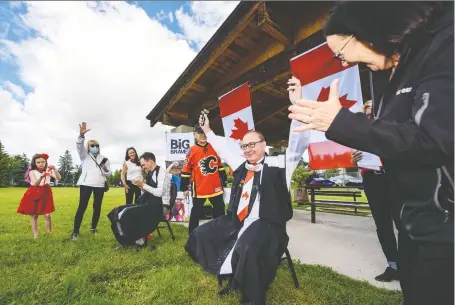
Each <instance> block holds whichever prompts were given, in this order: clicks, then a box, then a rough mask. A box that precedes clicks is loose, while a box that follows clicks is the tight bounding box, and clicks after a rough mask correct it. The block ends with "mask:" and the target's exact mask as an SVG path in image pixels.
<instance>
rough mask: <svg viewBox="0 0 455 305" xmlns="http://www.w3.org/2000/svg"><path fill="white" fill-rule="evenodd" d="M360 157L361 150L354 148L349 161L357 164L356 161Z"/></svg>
mask: <svg viewBox="0 0 455 305" xmlns="http://www.w3.org/2000/svg"><path fill="white" fill-rule="evenodd" d="M362 158H363V156H362V152H361V151H360V150H354V151H353V152H352V154H351V162H352V164H354V165H355V166H357V162H359V161H360V160H362Z"/></svg>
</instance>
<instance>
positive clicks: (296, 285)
mask: <svg viewBox="0 0 455 305" xmlns="http://www.w3.org/2000/svg"><path fill="white" fill-rule="evenodd" d="M284 255H285V256H284V257H282V258H281V260H280V264H281V262H283V261H285V260H287V261H288V267H289V271H290V272H291V276H292V279H293V280H294V286H295V288H299V280H298V279H297V274H295V269H294V263H293V262H292V258H291V254H290V253H289V250H288V248H286V250H284Z"/></svg>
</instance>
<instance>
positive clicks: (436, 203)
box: [433, 168, 448, 213]
mask: <svg viewBox="0 0 455 305" xmlns="http://www.w3.org/2000/svg"><path fill="white" fill-rule="evenodd" d="M436 173H437V175H438V181H437V183H436V189H435V191H434V196H433V197H434V198H433V199H434V203H435V205H436V207H437V208H438V209H439V210H440V211H441V212H443V213H448V211H447V210H444V209H443V208H442V206H441V204H440V203H439V200H438V192H439V189H440V188H441V169H440V168H437V169H436Z"/></svg>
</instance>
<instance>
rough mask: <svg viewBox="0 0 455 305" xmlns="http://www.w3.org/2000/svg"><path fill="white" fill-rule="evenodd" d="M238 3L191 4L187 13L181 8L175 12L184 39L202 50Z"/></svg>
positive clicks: (209, 2) (205, 2)
mask: <svg viewBox="0 0 455 305" xmlns="http://www.w3.org/2000/svg"><path fill="white" fill-rule="evenodd" d="M238 3H239V2H238V1H198V2H191V4H190V11H189V13H186V12H184V9H183V7H180V9H178V10H177V11H175V18H176V19H177V21H178V23H179V25H180V27H181V28H182V31H183V33H184V35H185V37H186V38H187V39H188V40H190V41H193V42H194V43H195V44H196V45H197V46H198V48H199V49H200V48H202V47H203V46H204V45H205V43H206V42H207V41H208V40H209V39H210V38H211V37H212V36H213V34H214V33H215V31H216V30H217V29H218V28H219V27H220V25H221V24H222V23H223V22H224V20H226V18H227V17H228V16H229V14H230V13H231V12H232V11H233V10H234V8H235V7H236V6H237V5H238Z"/></svg>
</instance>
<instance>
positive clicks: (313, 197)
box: [311, 188, 316, 223]
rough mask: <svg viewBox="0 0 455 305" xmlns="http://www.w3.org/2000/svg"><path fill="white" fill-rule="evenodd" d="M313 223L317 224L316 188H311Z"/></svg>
mask: <svg viewBox="0 0 455 305" xmlns="http://www.w3.org/2000/svg"><path fill="white" fill-rule="evenodd" d="M311 223H316V203H315V194H314V188H311Z"/></svg>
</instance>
